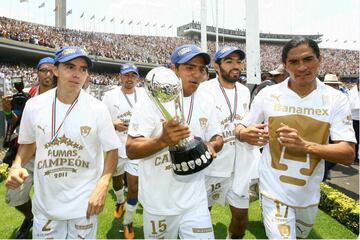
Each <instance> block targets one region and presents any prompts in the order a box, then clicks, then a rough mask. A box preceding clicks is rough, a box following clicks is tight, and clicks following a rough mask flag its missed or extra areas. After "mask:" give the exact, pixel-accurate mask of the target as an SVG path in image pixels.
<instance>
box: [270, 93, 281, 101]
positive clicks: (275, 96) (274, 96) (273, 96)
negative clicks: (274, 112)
mask: <svg viewBox="0 0 360 240" xmlns="http://www.w3.org/2000/svg"><path fill="white" fill-rule="evenodd" d="M280 96H281V95H275V94H271V97H272V98H274V99H276V100H277V101H278V102H280Z"/></svg>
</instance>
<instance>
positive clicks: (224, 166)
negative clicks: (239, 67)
mask: <svg viewBox="0 0 360 240" xmlns="http://www.w3.org/2000/svg"><path fill="white" fill-rule="evenodd" d="M202 87H203V88H205V89H207V90H208V91H209V92H210V93H212V94H213V95H214V97H215V99H216V101H215V105H216V113H217V115H218V118H219V120H220V122H219V124H220V127H221V130H222V137H223V139H224V145H223V148H222V149H221V151H220V152H218V154H217V157H216V159H215V160H214V161H213V162H212V164H211V165H210V166H209V169H208V171H207V172H206V175H207V176H213V177H230V176H231V174H232V172H233V171H234V162H235V157H236V156H235V134H234V129H235V126H236V124H238V123H239V122H240V120H242V119H243V118H244V116H245V113H246V112H247V111H248V108H249V101H250V92H249V89H248V88H247V87H245V86H244V85H242V84H240V83H236V90H235V88H233V89H227V88H223V89H224V92H225V94H226V96H227V98H228V101H227V100H226V97H225V95H224V93H223V91H222V90H221V88H220V83H219V81H218V79H217V78H215V79H211V80H209V81H207V82H203V83H202ZM235 91H236V93H237V102H236V103H235ZM229 104H230V107H231V112H232V113H233V112H234V105H236V111H235V113H236V115H235V117H234V120H233V121H232V119H231V114H230V109H229ZM240 157H241V156H239V158H240ZM241 170H242V171H243V170H244V169H241Z"/></svg>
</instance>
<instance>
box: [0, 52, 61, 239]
mask: <svg viewBox="0 0 360 240" xmlns="http://www.w3.org/2000/svg"><path fill="white" fill-rule="evenodd" d="M53 67H54V59H53V58H51V57H46V58H42V59H40V61H39V63H38V64H37V67H36V68H37V76H38V80H39V84H38V85H36V86H33V87H31V89H30V90H29V96H30V97H34V96H37V95H40V94H42V93H44V92H46V91H48V90H50V89H51V88H52V87H53V76H54V74H53ZM3 106H4V109H6V108H8V109H9V111H11V98H9V97H6V98H5V99H4V100H3ZM6 106H8V107H6ZM14 157H15V156H14ZM24 167H25V168H26V169H27V171H28V173H29V177H28V178H27V179H26V180H25V182H24V184H23V186H22V187H20V188H17V189H7V191H6V202H7V204H8V205H9V206H11V207H15V208H16V209H17V210H19V211H20V212H21V213H22V214H23V215H24V216H25V219H24V221H23V223H22V224H21V226H20V228H19V229H18V230H17V232H16V233H15V236H14V238H15V239H24V238H28V237H29V236H28V235H29V232H30V229H31V227H32V225H33V214H32V212H31V199H30V190H31V186H32V185H33V170H34V158H32V159H31V160H30V161H29V162H28V164H26V165H25V166H24Z"/></svg>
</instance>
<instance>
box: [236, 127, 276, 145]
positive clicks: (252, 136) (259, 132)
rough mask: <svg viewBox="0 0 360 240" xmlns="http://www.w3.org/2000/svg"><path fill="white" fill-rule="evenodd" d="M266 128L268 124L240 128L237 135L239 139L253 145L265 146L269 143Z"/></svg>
mask: <svg viewBox="0 0 360 240" xmlns="http://www.w3.org/2000/svg"><path fill="white" fill-rule="evenodd" d="M265 127H267V124H255V125H251V126H249V127H243V128H240V129H239V130H238V131H239V132H238V133H237V136H239V137H238V139H239V140H240V141H241V142H247V143H248V144H251V145H256V146H264V145H265V144H267V143H268V142H269V132H268V131H267V130H265Z"/></svg>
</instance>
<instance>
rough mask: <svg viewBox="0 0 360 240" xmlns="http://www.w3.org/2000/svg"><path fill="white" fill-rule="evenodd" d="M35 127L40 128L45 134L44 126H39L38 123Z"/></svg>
mask: <svg viewBox="0 0 360 240" xmlns="http://www.w3.org/2000/svg"><path fill="white" fill-rule="evenodd" d="M37 128H38V129H40V130H41V131H42V132H43V133H44V134H45V128H46V126H44V127H41V126H40V125H37Z"/></svg>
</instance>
